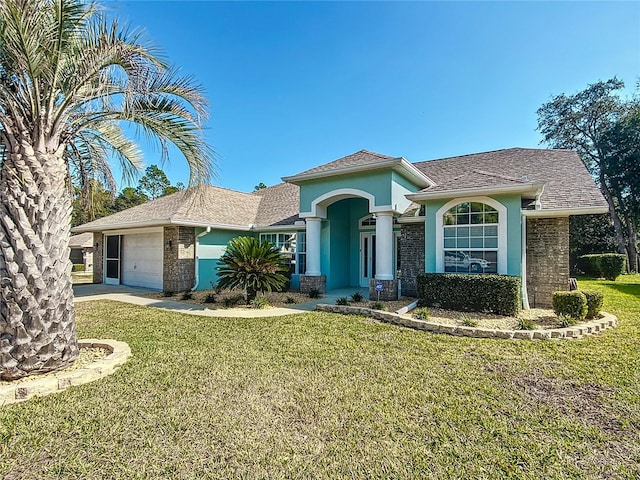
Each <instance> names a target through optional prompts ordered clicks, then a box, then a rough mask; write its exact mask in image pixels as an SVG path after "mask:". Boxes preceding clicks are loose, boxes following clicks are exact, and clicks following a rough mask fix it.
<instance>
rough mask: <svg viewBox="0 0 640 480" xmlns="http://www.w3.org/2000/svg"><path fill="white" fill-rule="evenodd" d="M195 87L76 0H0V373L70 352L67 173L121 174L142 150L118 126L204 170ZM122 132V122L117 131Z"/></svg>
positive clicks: (49, 366)
mask: <svg viewBox="0 0 640 480" xmlns="http://www.w3.org/2000/svg"><path fill="white" fill-rule="evenodd" d="M204 113H205V100H204V98H203V96H202V91H201V89H200V88H199V87H198V86H196V85H194V83H193V80H192V79H191V78H185V77H178V76H177V75H176V74H175V71H174V70H172V69H171V68H170V67H169V66H168V65H167V64H166V63H165V62H164V61H163V60H162V59H160V57H158V56H157V49H155V48H154V47H152V46H150V45H148V44H145V43H144V41H143V39H142V38H141V36H140V35H139V34H138V33H135V32H134V33H132V32H130V31H127V30H126V29H123V28H121V27H120V25H119V24H118V22H117V20H109V19H107V17H106V16H105V15H104V14H103V13H102V11H101V10H100V9H99V7H98V6H97V5H96V4H95V3H92V2H90V1H89V2H86V1H82V0H57V1H51V0H3V1H2V2H0V144H1V145H2V148H1V149H0V153H1V154H2V164H1V167H0V279H1V280H0V297H1V298H0V378H2V379H5V380H12V379H16V378H19V377H23V376H25V375H28V374H31V373H38V372H47V371H51V370H56V369H60V368H62V367H65V366H67V365H69V364H70V363H72V362H73V361H74V360H75V359H76V357H77V355H78V346H77V340H76V331H75V321H74V320H75V314H74V309H73V290H72V288H71V262H70V261H69V256H68V255H69V254H68V252H69V250H68V245H69V230H70V220H71V218H70V217H71V201H72V191H71V189H70V188H69V185H71V184H72V178H71V175H72V174H73V173H74V172H78V171H79V170H80V169H83V168H91V169H92V171H93V172H95V174H93V175H92V174H90V173H88V174H87V175H85V176H84V177H85V178H86V179H91V178H93V179H95V178H97V177H96V175H101V174H105V173H108V171H110V170H109V161H108V160H109V159H110V158H113V159H115V160H116V161H119V162H120V164H121V166H122V168H123V171H124V172H130V171H132V170H135V169H136V168H137V167H138V166H139V165H140V164H141V152H140V149H139V148H138V147H137V146H136V144H135V143H134V142H133V141H132V140H131V139H130V138H128V137H127V135H126V133H125V130H124V129H123V126H124V125H123V124H133V125H136V126H137V131H140V132H141V133H143V134H144V135H145V137H146V138H150V139H156V140H157V142H158V145H159V147H160V151H161V154H162V157H163V158H166V156H167V155H168V146H169V144H173V145H175V146H176V147H177V149H178V151H180V152H181V153H182V155H183V156H184V157H185V159H186V161H187V163H188V164H189V166H190V167H191V179H190V181H191V183H192V184H196V183H201V182H203V181H207V180H208V179H209V176H210V173H211V165H212V161H211V160H212V157H211V152H210V149H209V147H208V146H207V145H206V143H205V142H204V139H203V137H202V131H201V127H200V121H201V118H202V115H204ZM127 131H128V130H127Z"/></svg>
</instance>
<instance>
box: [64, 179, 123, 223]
mask: <svg viewBox="0 0 640 480" xmlns="http://www.w3.org/2000/svg"><path fill="white" fill-rule="evenodd" d="M88 195H89V196H90V197H89V198H87V197H88ZM114 212H115V209H114V200H113V193H112V192H111V191H110V190H108V189H106V188H104V185H102V184H101V183H100V182H98V181H97V180H94V182H93V185H92V186H91V188H90V189H85V190H82V189H81V188H79V187H74V196H73V202H72V212H71V225H72V226H76V225H82V224H83V223H87V222H92V221H93V220H95V219H97V218H102V217H106V216H107V215H111V214H112V213H114Z"/></svg>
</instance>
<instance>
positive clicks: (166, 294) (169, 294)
mask: <svg viewBox="0 0 640 480" xmlns="http://www.w3.org/2000/svg"><path fill="white" fill-rule="evenodd" d="M162 296H163V297H173V292H172V291H171V290H165V291H164V292H162Z"/></svg>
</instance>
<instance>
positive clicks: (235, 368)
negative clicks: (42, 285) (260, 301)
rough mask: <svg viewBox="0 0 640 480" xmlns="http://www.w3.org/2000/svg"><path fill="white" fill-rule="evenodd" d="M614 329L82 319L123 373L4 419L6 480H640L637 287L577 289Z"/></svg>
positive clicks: (638, 281) (101, 308)
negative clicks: (538, 332) (493, 330)
mask: <svg viewBox="0 0 640 480" xmlns="http://www.w3.org/2000/svg"><path fill="white" fill-rule="evenodd" d="M580 287H581V288H587V287H588V288H593V289H598V290H601V291H603V292H604V293H605V310H607V311H611V312H612V313H614V314H616V315H618V316H619V318H620V325H619V327H618V328H616V329H613V330H609V331H607V332H606V333H605V334H604V335H601V336H597V337H589V338H585V339H583V340H579V341H559V342H552V341H539V342H526V341H500V340H491V339H472V338H458V337H452V336H446V335H435V334H429V333H424V332H419V331H414V330H409V329H404V328H401V327H397V326H393V325H389V324H381V323H375V322H372V321H371V320H369V319H367V318H364V317H359V316H346V315H344V316H343V315H337V314H328V313H308V314H302V315H296V316H288V317H272V318H261V319H260V318H259V319H229V318H210V317H195V316H188V315H180V314H176V313H173V312H164V311H160V310H155V309H149V308H143V307H135V306H131V305H125V304H120V303H115V302H93V303H82V304H79V305H78V329H79V333H80V336H81V337H85V338H86V337H98V338H116V339H119V340H123V341H126V342H128V343H129V345H130V346H131V348H132V350H133V353H134V357H133V358H132V359H131V360H130V361H129V362H128V363H127V364H125V365H124V366H123V367H122V368H121V370H119V371H118V372H117V373H116V374H115V375H113V376H110V377H107V378H105V379H103V380H100V381H97V382H94V383H91V384H87V385H84V386H82V387H77V388H71V389H69V390H67V391H65V392H63V393H60V394H57V395H53V396H49V397H44V398H40V399H35V400H32V401H29V402H26V403H23V404H15V405H9V406H6V407H3V408H1V409H0V478H4V479H50V478H51V479H52V478H64V479H98V478H126V479H130V478H131V479H138V478H139V479H141V478H153V479H155V478H167V479H191V478H194V479H195V478H443V479H450V478H452V479H462V478H465V479H466V478H487V479H489V478H490V479H502V478H504V479H506V478H509V479H540V478H545V479H583V478H584V479H591V478H593V479H596V478H615V479H618V478H629V479H632V478H638V477H640V440H639V439H640V377H639V375H640V348H638V339H639V338H640V276H638V275H636V276H625V277H621V278H619V279H618V281H617V282H606V281H587V280H581V281H580Z"/></svg>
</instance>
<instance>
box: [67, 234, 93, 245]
mask: <svg viewBox="0 0 640 480" xmlns="http://www.w3.org/2000/svg"><path fill="white" fill-rule="evenodd" d="M69 247H70V248H89V247H93V233H91V232H87V233H81V234H79V235H72V236H71V238H69Z"/></svg>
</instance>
